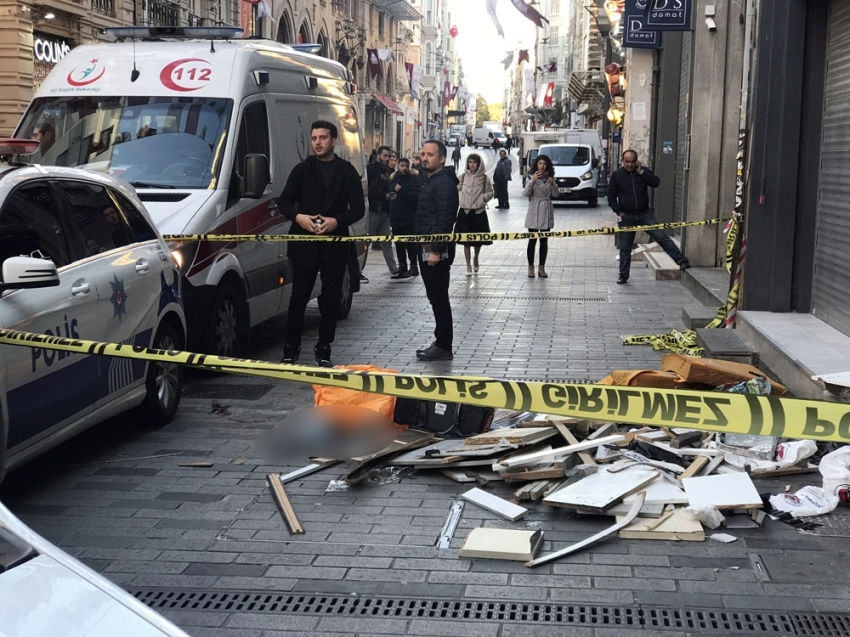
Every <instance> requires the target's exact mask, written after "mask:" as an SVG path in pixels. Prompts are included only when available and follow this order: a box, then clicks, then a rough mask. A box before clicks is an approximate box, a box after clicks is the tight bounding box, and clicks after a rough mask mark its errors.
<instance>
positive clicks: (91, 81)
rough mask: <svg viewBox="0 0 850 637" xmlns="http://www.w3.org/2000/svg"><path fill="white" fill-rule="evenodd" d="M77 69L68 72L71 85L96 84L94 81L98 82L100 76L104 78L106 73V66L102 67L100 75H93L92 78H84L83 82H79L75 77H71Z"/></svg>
mask: <svg viewBox="0 0 850 637" xmlns="http://www.w3.org/2000/svg"><path fill="white" fill-rule="evenodd" d="M76 70H77V69H74V70H73V71H71V72H70V73H68V84H70V85H71V86H88V85H89V84H94V83H95V82H97V81H98V80H99V79H100V78H102V77H103V74H104V73H106V69H105V68H104V69H101V71H100V75H98V76H96V77H93V78H91V79H88V80H82V81H81V82H78V81H77V80H75V79H74V78H73V77H71V76H72V75H73V74H74V71H76Z"/></svg>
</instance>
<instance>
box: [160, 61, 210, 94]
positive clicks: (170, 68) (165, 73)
mask: <svg viewBox="0 0 850 637" xmlns="http://www.w3.org/2000/svg"><path fill="white" fill-rule="evenodd" d="M186 62H203V63H204V64H205V65H206V66H207V68H210V66H211V65H210V63H209V62H208V61H207V60H204V59H202V58H183V59H182V60H174V61H173V62H171V63H169V64H166V65H165V66H164V67H163V69H162V71H161V72H160V74H159V81H160V82H162V85H163V86H164V87H165V88H167V89H171V90H172V91H181V92H184V93H186V92H188V91H197V90H198V89H199V88H201V86H181V85H180V84H177V82H175V81H174V79H173V75H174V71H175V69H177V67H178V66H180V65H181V64H185V63H186Z"/></svg>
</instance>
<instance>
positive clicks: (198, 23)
mask: <svg viewBox="0 0 850 637" xmlns="http://www.w3.org/2000/svg"><path fill="white" fill-rule="evenodd" d="M189 26H190V27H202V26H204V19H203V18H202V17H201V16H199V15H195V14H194V13H190V14H189Z"/></svg>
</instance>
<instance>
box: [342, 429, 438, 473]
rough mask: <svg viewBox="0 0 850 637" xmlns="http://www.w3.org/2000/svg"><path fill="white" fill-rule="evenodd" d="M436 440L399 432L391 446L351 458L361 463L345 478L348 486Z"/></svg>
mask: <svg viewBox="0 0 850 637" xmlns="http://www.w3.org/2000/svg"><path fill="white" fill-rule="evenodd" d="M435 440H439V438H437V437H436V436H434V435H433V434H430V433H425V432H422V431H416V430H414V429H405V430H404V431H400V432H398V434H397V435H396V437H395V440H393V441H392V442H391V443H390V444H389V445H387V446H386V447H385V448H384V449H382V450H381V451H379V452H377V453H373V454H371V455H368V456H363V457H360V458H351V461H352V462H360V464H359V465H358V466H357V468H355V469H354V470H353V471H351V473H349V474H348V475H347V476H346V477H345V483H346V484H349V485H351V484H357V483H359V482H360V481H362V480H363V479H364V478H365V477H366V476H367V475H368V474H369V472H370V471H371V470H372V469H374V468H375V467H377V466H380V465H382V464H389V462H388V461H389V460H391V459H393V458H394V457H395V456H397V455H399V454H401V453H403V452H405V451H410V450H412V449H418V448H419V447H424V446H426V445H429V444H431V443H432V442H434V441H435Z"/></svg>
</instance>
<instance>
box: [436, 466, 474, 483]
mask: <svg viewBox="0 0 850 637" xmlns="http://www.w3.org/2000/svg"><path fill="white" fill-rule="evenodd" d="M440 473H442V474H443V475H444V476H446V477H447V478H451V479H452V480H454V481H455V482H475V477H474V476H471V475H469V474H468V473H466V471H460V470H458V469H442V470H441V471H440Z"/></svg>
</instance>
